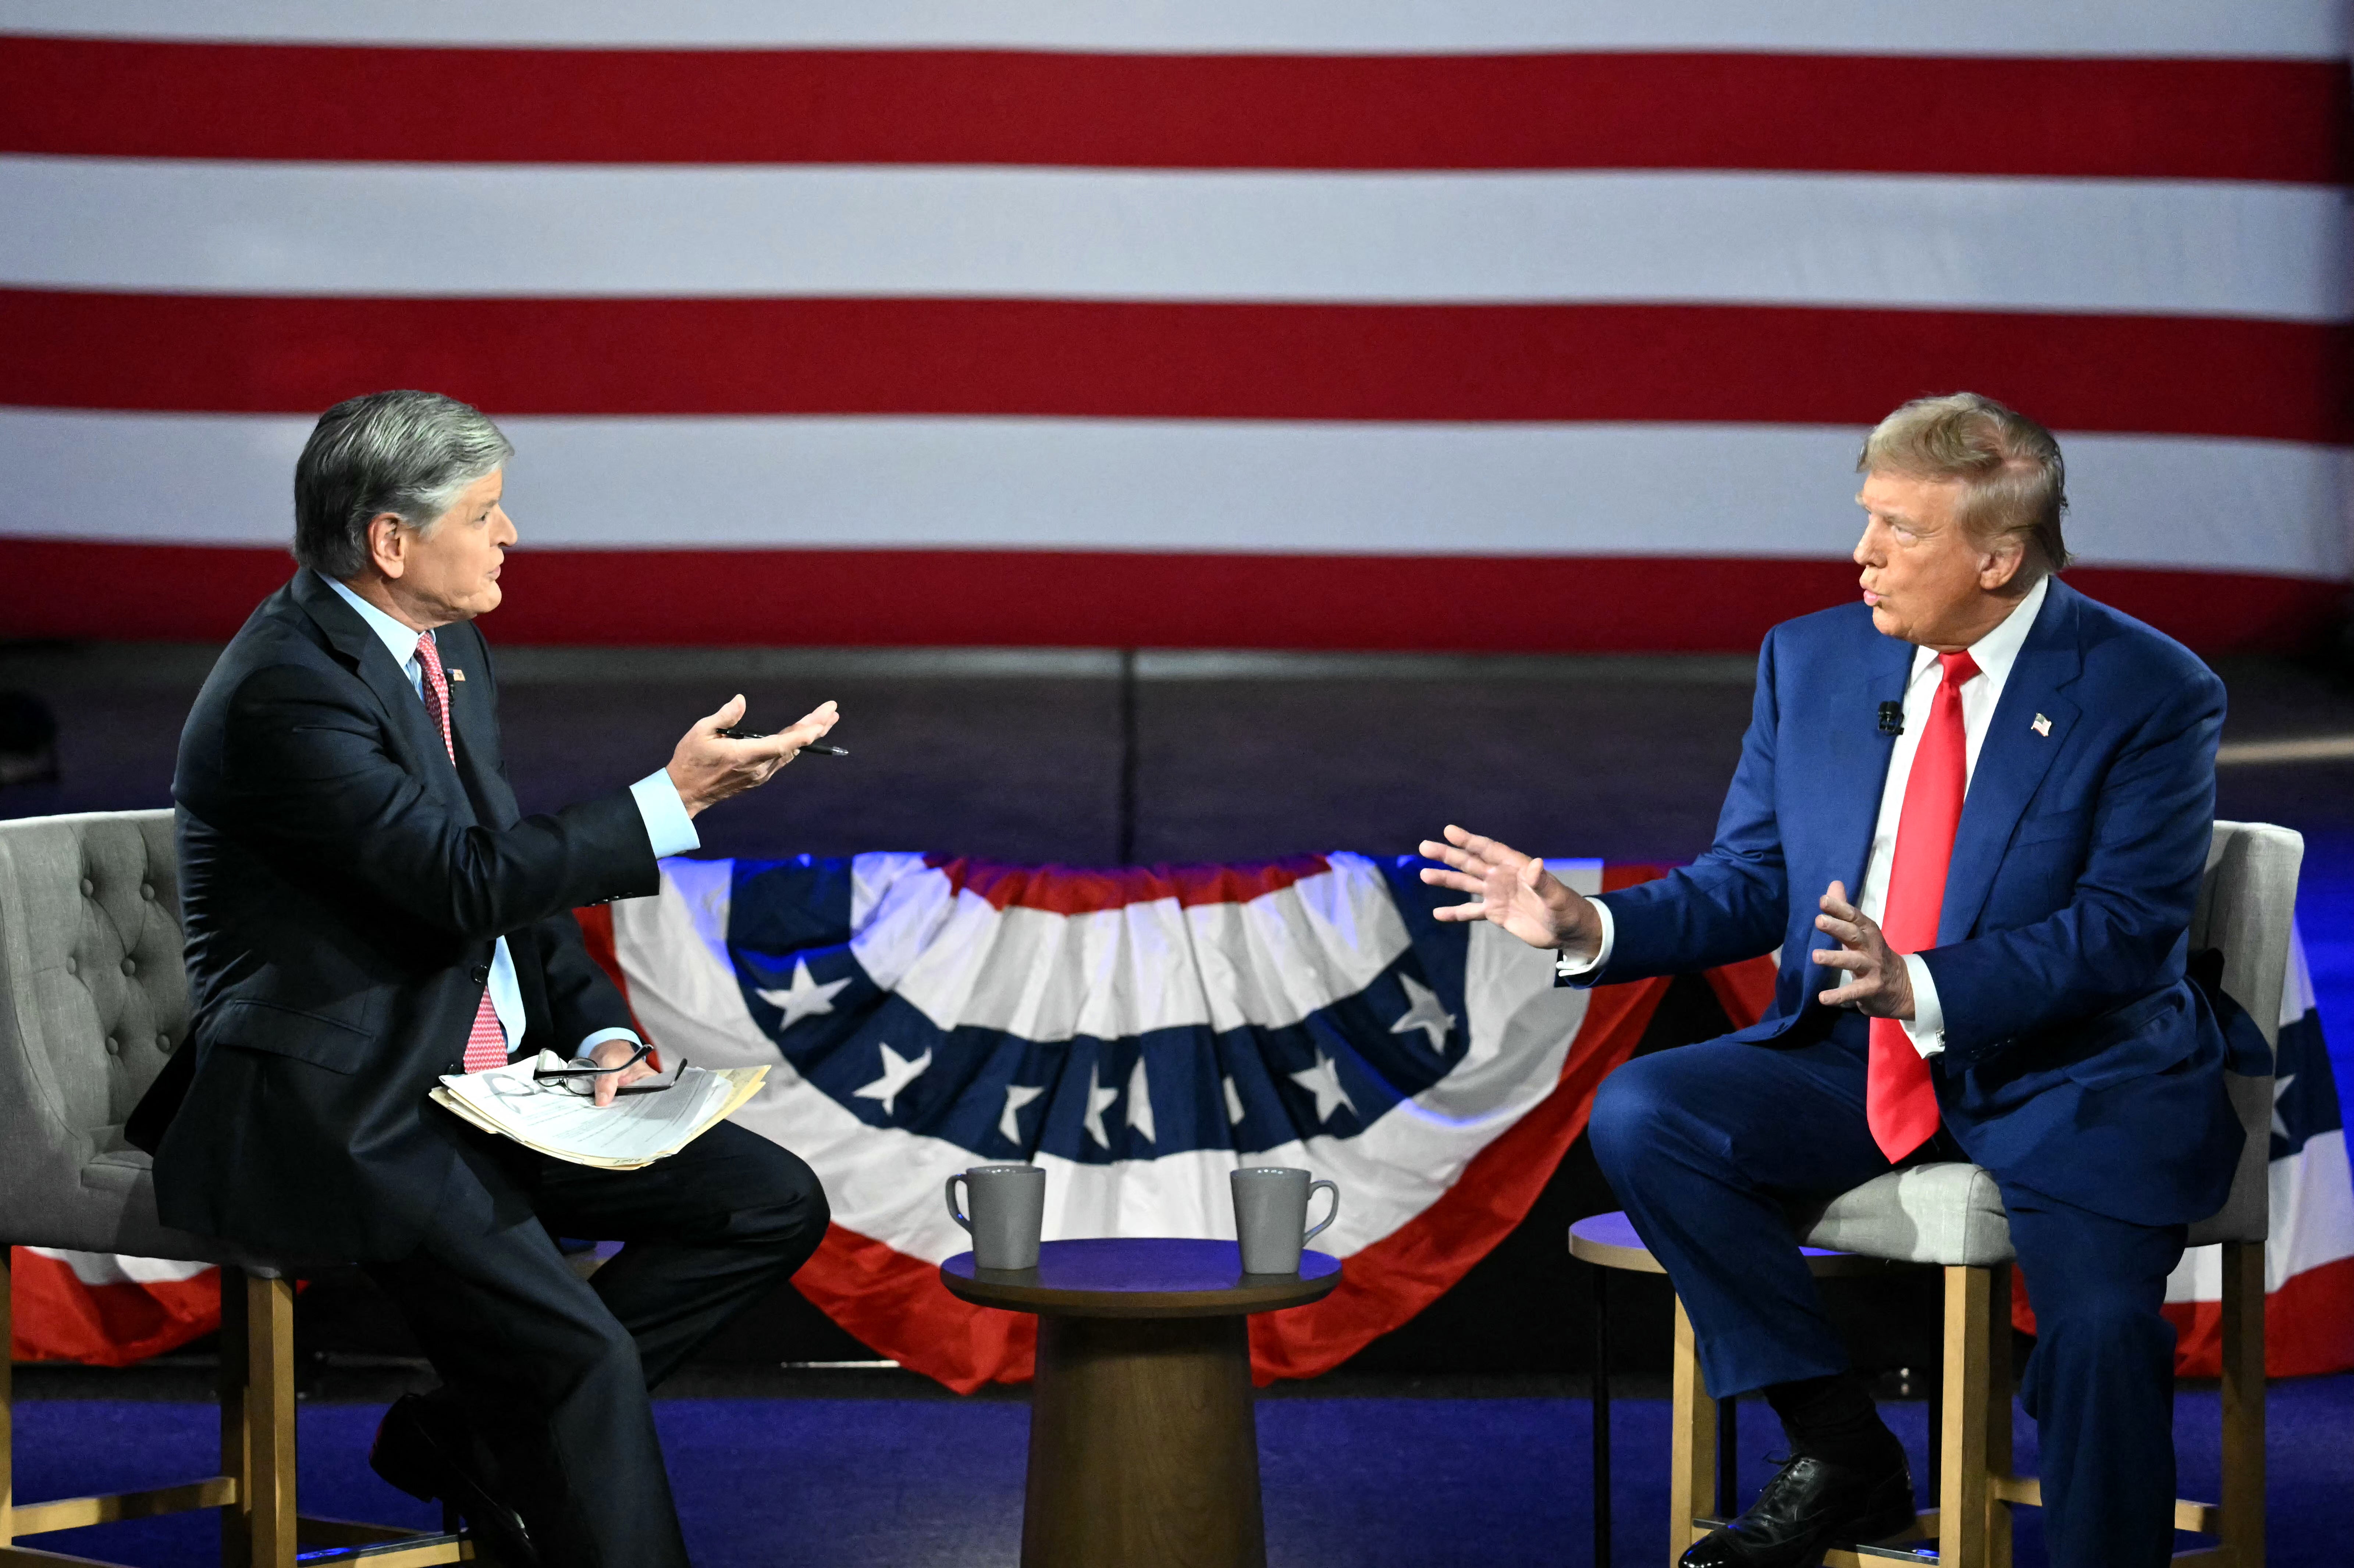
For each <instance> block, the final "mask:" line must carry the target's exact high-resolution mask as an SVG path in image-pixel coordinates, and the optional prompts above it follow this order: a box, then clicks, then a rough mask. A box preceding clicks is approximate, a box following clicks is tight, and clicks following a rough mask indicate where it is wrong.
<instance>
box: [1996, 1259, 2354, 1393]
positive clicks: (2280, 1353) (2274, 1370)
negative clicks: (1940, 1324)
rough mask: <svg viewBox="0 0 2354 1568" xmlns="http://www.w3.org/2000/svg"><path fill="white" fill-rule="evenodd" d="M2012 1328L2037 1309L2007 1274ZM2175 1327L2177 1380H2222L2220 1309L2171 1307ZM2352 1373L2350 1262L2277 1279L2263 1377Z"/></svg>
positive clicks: (2353, 1281) (2025, 1324)
mask: <svg viewBox="0 0 2354 1568" xmlns="http://www.w3.org/2000/svg"><path fill="white" fill-rule="evenodd" d="M2163 1310H2164V1311H2165V1313H2166V1317H2167V1320H2168V1322H2170V1323H2172V1324H2173V1325H2174V1332H2175V1341H2174V1375H2175V1376H2177V1377H2221V1376H2222V1375H2223V1304H2222V1303H2221V1301H2169V1302H2168V1303H2167V1304H2166V1306H2165V1308H2163ZM2010 1321H2011V1326H2012V1327H2014V1328H2016V1329H2018V1330H2020V1332H2022V1333H2028V1334H2032V1333H2033V1332H2035V1306H2034V1303H2033V1302H2032V1301H2031V1300H2030V1299H2029V1298H2028V1294H2027V1287H2026V1284H2025V1277H2024V1276H2023V1275H2022V1274H2021V1273H2020V1271H2019V1269H2018V1268H2017V1267H2016V1266H2014V1267H2013V1268H2012V1270H2011V1301H2010ZM2347 1371H2354V1257H2341V1258H2338V1259H2337V1260H2336V1261H2334V1262H2331V1263H2324V1264H2318V1265H2316V1266H2314V1267H2312V1268H2308V1269H2306V1271H2305V1272H2303V1273H2302V1274H2292V1275H2290V1276H2289V1277H2287V1278H2286V1279H2284V1280H2282V1281H2281V1286H2280V1288H2279V1289H2278V1290H2273V1291H2268V1292H2266V1293H2265V1296H2264V1375H2265V1376H2267V1377H2313V1376H2317V1375H2318V1374H2320V1373H2323V1372H2347Z"/></svg>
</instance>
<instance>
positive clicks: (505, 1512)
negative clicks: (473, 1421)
mask: <svg viewBox="0 0 2354 1568" xmlns="http://www.w3.org/2000/svg"><path fill="white" fill-rule="evenodd" d="M368 1468H370V1469H372V1470H374V1471H375V1472H376V1474H377V1475H379V1476H382V1477H383V1478H385V1479H386V1480H387V1481H389V1482H391V1483H392V1484H393V1485H394V1486H396V1487H398V1488H399V1489H401V1490H402V1491H405V1492H407V1493H408V1495H409V1496H410V1497H413V1498H416V1499H419V1501H421V1502H430V1501H432V1500H434V1499H437V1498H438V1499H440V1501H441V1503H442V1505H443V1506H444V1507H446V1508H451V1509H455V1510H457V1511H458V1512H460V1513H461V1514H463V1515H464V1516H465V1519H466V1522H467V1523H468V1524H470V1525H472V1527H473V1530H474V1532H475V1534H477V1535H478V1536H481V1537H482V1543H483V1545H485V1546H487V1547H489V1548H490V1549H491V1550H492V1552H494V1553H495V1554H496V1560H497V1561H498V1562H499V1563H502V1564H504V1565H506V1568H540V1562H539V1552H538V1551H537V1550H536V1549H535V1548H534V1547H533V1545H532V1543H531V1532H530V1531H527V1530H525V1528H524V1523H523V1515H521V1514H519V1513H517V1512H515V1510H514V1509H512V1508H510V1507H508V1506H507V1505H506V1504H505V1503H503V1502H501V1501H500V1500H499V1499H497V1498H495V1497H493V1495H492V1494H491V1490H490V1489H489V1488H488V1487H487V1486H485V1485H484V1484H483V1481H482V1475H481V1473H480V1472H479V1470H478V1469H477V1468H476V1467H475V1465H474V1463H473V1461H472V1444H471V1443H470V1442H469V1441H468V1440H467V1435H466V1429H465V1425H464V1422H463V1419H462V1418H461V1416H460V1415H459V1414H458V1412H457V1411H456V1409H455V1408H454V1407H452V1406H451V1405H450V1404H448V1403H447V1402H445V1401H442V1400H436V1399H429V1398H427V1397H426V1396H425V1395H423V1394H418V1393H404V1394H402V1395H401V1396H400V1397H399V1398H398V1399H396V1400H394V1401H393V1402H392V1408H391V1409H389V1410H387V1411H386V1412H385V1413H384V1420H383V1421H382V1422H381V1423H380V1424H379V1425H377V1427H376V1444H375V1446H373V1447H371V1448H370V1449H369V1450H368Z"/></svg>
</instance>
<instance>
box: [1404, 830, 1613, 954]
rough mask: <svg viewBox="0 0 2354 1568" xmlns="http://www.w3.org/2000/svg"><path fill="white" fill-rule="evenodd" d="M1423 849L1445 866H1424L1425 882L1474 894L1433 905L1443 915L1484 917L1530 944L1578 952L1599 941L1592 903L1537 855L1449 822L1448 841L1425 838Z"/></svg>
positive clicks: (1445, 917) (1586, 951)
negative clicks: (1455, 901)
mask: <svg viewBox="0 0 2354 1568" xmlns="http://www.w3.org/2000/svg"><path fill="white" fill-rule="evenodd" d="M1422 853H1423V856H1424V858H1426V859H1428V860H1435V861H1437V862H1439V863H1440V865H1443V866H1444V867H1446V869H1444V870H1441V869H1440V866H1425V867H1424V868H1423V873H1422V880H1423V881H1424V882H1426V883H1428V884H1429V885H1432V886H1434V887H1449V888H1453V889H1454V890H1455V891H1456V892H1458V893H1467V894H1469V895H1471V899H1472V901H1471V902H1470V903H1468V904H1456V905H1450V906H1447V907H1444V908H1441V909H1437V910H1434V911H1433V913H1434V914H1435V915H1436V916H1437V917H1438V918H1439V919H1441V920H1485V921H1488V922H1489V923H1490V924H1491V925H1496V926H1500V927H1503V928H1504V929H1505V930H1507V931H1509V932H1511V934H1512V935H1513V936H1515V937H1518V938H1520V939H1521V940H1522V941H1523V942H1526V943H1527V944H1529V946H1531V947H1532V948H1563V949H1565V950H1568V951H1571V952H1573V953H1578V954H1579V955H1580V956H1590V955H1591V954H1592V952H1593V951H1594V949H1595V948H1596V946H1597V945H1598V944H1599V942H1600V939H1601V926H1600V921H1599V919H1598V918H1597V917H1596V915H1595V913H1594V908H1593V906H1591V905H1590V904H1588V903H1586V901H1585V899H1584V898H1582V897H1580V896H1579V895H1577V894H1575V893H1574V892H1572V891H1571V890H1570V889H1569V887H1568V886H1567V885H1565V884H1564V883H1563V882H1562V880H1561V879H1560V878H1559V877H1557V876H1555V875H1553V873H1551V872H1550V871H1547V870H1546V869H1545V863H1544V862H1543V861H1542V860H1539V859H1537V858H1536V857H1535V856H1533V855H1525V854H1522V853H1521V852H1520V851H1518V850H1516V849H1514V848H1513V847H1512V846H1511V845H1510V844H1508V843H1503V842H1500V841H1498V840H1495V839H1490V838H1483V837H1481V836H1480V835H1479V834H1478V833H1475V832H1470V831H1469V830H1468V829H1464V828H1458V827H1457V826H1455V825H1454V824H1453V823H1451V822H1450V823H1448V824H1447V839H1446V842H1444V843H1441V842H1438V841H1437V840H1434V839H1425V840H1424V841H1423V842H1422Z"/></svg>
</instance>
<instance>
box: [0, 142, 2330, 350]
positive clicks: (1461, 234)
mask: <svg viewBox="0 0 2354 1568" xmlns="http://www.w3.org/2000/svg"><path fill="white" fill-rule="evenodd" d="M0 211H6V212H13V213H16V214H20V215H37V217H36V218H34V219H33V220H30V221H17V222H13V223H9V224H7V225H5V226H0V282H7V283H15V284H22V285H28V286H38V287H46V288H76V289H131V290H171V291H232V292H247V293H268V294H276V293H293V294H365V295H419V296H424V295H565V296H589V297H607V296H617V295H626V296H639V295H655V296H664V297H669V296H680V295H692V296H723V295H724V296H761V297H768V296H788V295H790V296H801V295H823V296H840V295H857V296H869V297H872V296H900V295H923V296H959V297H965V296H981V297H1001V296H1012V297H1022V298H1056V299H1154V300H1253V301H1267V300H1278V301H1348V302H1373V301H1431V302H1438V301H1548V300H1550V301H1572V300H1586V301H1650V302H1658V301H1730V302H1752V303H1771V304H1790V305H1830V306H1865V305H1901V306H1928V307H1938V308H1954V309H2002V310H2040V311H2070V312H2094V313H2097V312H2119V311H2123V312H2137V313H2192V314H2221V315H2235V316H2260V317H2272V318H2279V319H2284V320H2299V321H2334V320H2339V319H2343V318H2345V317H2347V316H2348V315H2349V314H2354V282H2349V271H2354V268H2349V264H2348V260H2347V243H2346V230H2347V224H2346V198H2345V196H2344V193H2342V192H2341V191H2338V190H2337V189H2336V188H2334V187H2324V186H2306V185H2261V184H2253V183H2232V182H2225V181H2164V180H2037V179H1982V178H1961V177H1956V176H1935V177H1915V176H1898V175H1799V174H1751V173H1734V174H1724V173H1675V172H1666V173H1652V172H1646V173H1623V172H1616V171H1600V172H1595V171H1582V172H1567V173H1535V174H1526V173H1469V174H1461V173H1449V174H1323V173H1317V174H1306V173H1292V172H1213V173H1192V172H1176V173H1172V172H1160V171H1131V170H1067V169H1013V168H973V167H959V168H896V167H876V166H869V165H857V166H841V167H816V166H807V165H783V166H773V165H772V166H726V167H703V166H698V167H678V166H669V167H612V166H605V165H592V166H579V165H545V164H543V165H534V166H529V167H516V166H512V165H499V166H487V165H476V164H304V163H237V162H217V161H210V160H201V159H164V160H150V159H129V158H64V157H48V156H16V157H6V158H0Z"/></svg>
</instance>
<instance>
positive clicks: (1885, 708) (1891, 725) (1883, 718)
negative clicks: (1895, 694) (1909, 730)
mask: <svg viewBox="0 0 2354 1568" xmlns="http://www.w3.org/2000/svg"><path fill="white" fill-rule="evenodd" d="M1880 733H1881V734H1882V735H1903V733H1904V705H1903V703H1882V704H1881V705H1880Z"/></svg>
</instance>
